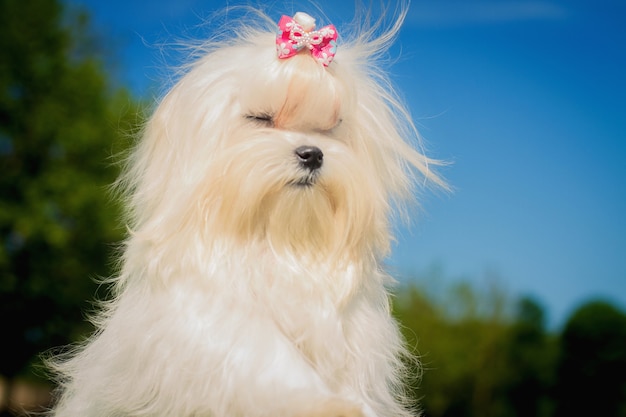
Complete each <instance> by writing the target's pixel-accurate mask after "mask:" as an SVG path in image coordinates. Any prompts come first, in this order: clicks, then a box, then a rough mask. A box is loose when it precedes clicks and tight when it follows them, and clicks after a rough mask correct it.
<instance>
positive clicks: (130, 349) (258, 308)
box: [53, 18, 439, 417]
mask: <svg viewBox="0 0 626 417" xmlns="http://www.w3.org/2000/svg"><path fill="white" fill-rule="evenodd" d="M401 20H402V19H401V18H400V19H399V21H401ZM397 29H398V26H397V25H396V26H395V27H394V28H392V29H391V31H390V32H388V33H385V34H383V36H382V38H377V39H369V40H368V39H366V38H367V36H361V37H357V38H356V39H355V40H354V41H353V42H352V43H350V42H342V43H341V44H340V46H339V50H338V53H337V56H336V58H335V61H333V63H331V65H330V66H328V67H327V68H324V67H323V66H321V65H320V64H318V63H317V62H315V61H314V60H313V59H312V58H311V57H310V56H308V55H307V54H305V53H301V54H298V55H297V56H295V57H293V58H290V59H286V60H279V59H277V58H276V55H275V48H274V36H275V35H274V34H273V29H270V30H269V31H268V32H264V31H255V30H254V29H251V28H248V27H241V28H239V29H238V30H233V31H231V33H240V34H241V36H240V37H239V38H237V39H232V40H230V41H228V42H226V43H224V42H215V43H211V44H208V45H206V48H205V50H206V53H205V55H204V56H203V57H201V58H200V59H198V60H197V61H196V62H195V63H194V64H193V65H192V66H191V67H190V69H189V70H188V71H187V72H186V74H185V75H184V76H183V77H182V78H181V79H180V80H179V81H178V82H177V83H176V85H175V86H174V87H173V88H172V89H171V91H169V92H168V93H167V95H166V96H165V97H164V98H163V99H162V101H161V102H160V104H159V106H158V107H157V108H156V110H155V112H154V114H153V116H152V117H151V119H150V120H149V122H148V124H147V126H146V128H145V131H144V133H143V136H142V140H141V141H140V143H139V144H138V146H137V148H136V149H135V151H134V153H133V154H132V156H131V158H130V160H129V164H128V169H127V172H126V175H125V176H124V177H123V178H122V179H121V181H120V185H121V186H122V188H123V189H124V190H125V193H126V195H127V197H128V199H127V202H128V206H129V230H130V233H129V238H128V239H127V242H126V244H125V248H124V252H123V256H122V257H121V261H120V263H121V268H120V269H121V270H120V274H119V275H118V277H117V278H115V280H114V283H115V285H114V297H113V300H112V301H111V302H110V303H108V304H107V305H105V307H104V308H103V311H102V312H101V313H100V315H99V316H98V317H97V318H96V320H95V322H96V325H97V327H98V330H97V332H96V333H95V334H94V335H93V337H92V338H90V340H89V341H88V342H87V343H85V344H84V346H82V347H81V348H80V349H77V352H75V354H74V355H72V357H71V358H70V359H68V360H65V361H59V362H58V363H56V364H55V367H56V369H57V370H58V371H59V372H60V375H61V377H60V379H61V383H62V389H61V392H62V394H61V397H60V400H59V403H58V405H57V407H56V409H55V410H54V412H53V415H54V416H58V417H102V416H110V417H127V416H154V417H156V416H170V417H172V416H176V417H192V416H193V417H227V416H228V417H232V416H245V417H262V416H263V417H270V416H272V417H277V416H278V417H280V416H294V417H296V416H298V417H299V416H302V417H305V416H310V417H314V416H320V417H321V416H326V417H339V416H343V417H349V416H368V417H374V416H379V417H385V416H389V417H391V416H408V415H410V412H409V411H408V410H407V407H406V406H405V405H404V404H403V401H402V382H401V379H402V372H403V369H404V368H403V358H408V357H409V356H408V355H407V354H406V352H405V350H404V347H403V341H402V340H401V337H400V335H399V332H398V329H397V325H396V323H395V321H394V320H393V319H392V317H391V315H390V305H389V299H388V298H389V296H388V292H387V289H386V288H387V287H386V286H387V285H388V284H389V283H390V281H391V279H390V278H389V277H388V276H387V275H386V274H385V273H384V272H383V271H382V270H381V267H380V262H381V260H382V259H383V258H384V257H385V256H386V254H387V253H388V251H389V246H390V240H391V235H390V216H391V214H392V211H391V210H392V207H397V206H398V204H400V203H401V201H403V200H404V199H406V198H407V197H408V196H410V194H411V189H412V187H411V186H412V184H413V182H414V174H415V173H416V172H419V173H421V174H423V176H424V177H425V178H426V179H429V180H433V181H435V182H439V180H438V178H437V177H436V176H435V175H434V174H433V173H432V172H431V171H429V164H432V161H430V160H429V159H427V158H426V157H424V156H423V155H421V154H420V153H418V152H417V151H415V150H414V149H413V148H412V147H410V146H409V145H408V144H407V142H405V141H404V140H403V138H405V139H409V140H410V138H411V135H412V134H413V133H414V132H413V129H412V125H411V123H410V121H409V120H408V119H406V114H407V113H406V112H405V111H404V110H403V109H402V107H401V106H399V105H398V103H397V100H395V99H394V96H393V93H392V92H391V91H390V90H389V87H388V84H387V83H385V81H384V80H385V78H384V77H382V76H381V75H380V73H379V72H378V71H377V70H376V68H375V67H374V66H373V63H372V62H370V61H368V60H367V58H368V57H370V56H371V55H374V54H376V53H378V52H380V50H381V48H383V47H384V46H385V45H384V44H385V43H386V42H387V41H388V40H389V39H390V38H392V37H393V35H394V34H395V31H397ZM265 114H268V115H271V116H272V117H273V122H263V121H258V120H251V118H250V117H248V116H251V115H256V116H259V115H265ZM302 145H307V146H317V147H319V148H320V149H321V150H322V151H323V153H324V162H323V166H322V168H321V169H320V170H319V172H317V173H316V174H315V175H312V174H310V173H309V172H308V171H307V170H305V169H303V168H302V167H301V166H300V165H299V164H298V162H297V158H296V157H295V154H294V150H295V148H297V147H298V146H302ZM308 176H313V177H314V180H313V181H312V183H311V185H310V186H297V185H294V182H298V181H300V180H302V179H304V178H308Z"/></svg>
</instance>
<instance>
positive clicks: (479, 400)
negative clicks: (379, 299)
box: [394, 283, 626, 417]
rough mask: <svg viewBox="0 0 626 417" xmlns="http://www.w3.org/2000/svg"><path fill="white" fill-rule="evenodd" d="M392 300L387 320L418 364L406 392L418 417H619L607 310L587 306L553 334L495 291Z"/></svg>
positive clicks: (413, 289) (619, 325) (612, 311)
mask: <svg viewBox="0 0 626 417" xmlns="http://www.w3.org/2000/svg"><path fill="white" fill-rule="evenodd" d="M398 294H399V295H398V298H397V299H396V302H395V305H394V312H395V314H396V316H397V317H398V319H399V320H400V322H401V323H402V325H403V331H404V334H405V336H406V338H407V340H408V341H409V344H410V345H411V346H413V348H414V350H415V353H417V354H418V355H419V357H420V358H421V361H422V366H423V369H422V378H421V381H420V383H419V385H417V386H416V387H413V392H412V393H413V395H414V396H415V398H416V399H418V400H419V403H420V405H421V407H422V411H423V415H424V417H466V416H467V417H517V416H519V417H522V416H535V417H543V416H546V417H547V416H559V417H560V416H572V415H598V416H600V415H601V416H603V417H609V416H610V417H624V416H626V377H625V376H624V375H626V368H625V366H626V314H625V313H624V312H623V311H620V310H618V309H617V308H616V307H615V306H613V305H611V304H609V303H607V302H603V301H590V302H588V303H586V304H584V305H582V306H581V307H580V308H579V309H578V310H577V311H576V312H574V314H573V315H572V317H571V318H570V319H569V321H568V323H567V324H566V326H565V329H564V330H563V332H562V333H557V332H554V331H548V330H547V329H546V327H545V313H544V309H543V307H542V306H541V305H540V304H539V303H538V302H537V301H536V300H533V299H531V298H522V299H519V300H514V301H511V300H509V299H508V298H507V296H506V294H505V293H504V291H502V290H500V289H499V288H498V287H497V286H492V287H490V288H489V289H488V290H486V291H480V290H478V289H476V288H473V287H471V286H469V285H468V284H466V283H460V284H455V285H453V286H451V287H450V288H449V289H447V290H445V291H443V295H441V294H433V293H432V292H431V291H429V290H428V288H420V287H418V286H416V285H414V284H411V285H407V286H405V287H404V288H401V289H400V291H399V293H398ZM510 305H515V306H516V308H515V309H514V310H513V311H511V312H509V311H507V310H506V309H505V306H510Z"/></svg>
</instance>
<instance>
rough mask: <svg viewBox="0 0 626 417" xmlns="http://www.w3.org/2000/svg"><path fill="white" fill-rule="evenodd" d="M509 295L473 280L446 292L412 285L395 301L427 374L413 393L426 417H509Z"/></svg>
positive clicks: (409, 339)
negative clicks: (506, 393) (480, 287)
mask: <svg viewBox="0 0 626 417" xmlns="http://www.w3.org/2000/svg"><path fill="white" fill-rule="evenodd" d="M505 305H506V297H505V295H504V293H503V292H502V291H501V290H500V289H499V288H498V287H497V286H493V287H491V288H490V289H489V290H488V291H479V290H477V289H475V288H473V287H471V286H469V285H468V284H464V283H461V284H458V285H454V286H452V287H450V288H448V289H447V290H446V291H444V294H443V295H440V294H429V293H428V291H425V290H423V289H418V288H417V287H415V286H408V287H405V288H403V289H402V291H400V293H399V296H398V299H397V301H396V303H395V305H394V308H395V313H396V315H397V316H398V318H399V319H400V321H401V323H402V325H403V328H404V332H405V336H406V338H407V339H408V341H409V343H410V344H411V345H414V346H415V350H416V353H417V354H418V355H419V356H420V360H421V363H422V368H423V375H422V378H421V381H420V384H419V386H416V387H414V390H413V395H414V396H415V398H416V399H417V400H418V401H419V403H420V405H421V407H422V409H423V413H424V416H426V417H448V416H450V417H452V416H454V417H463V416H467V417H473V416H476V417H479V416H480V417H489V416H494V417H495V416H497V417H503V416H505V414H504V410H506V409H507V407H506V404H504V403H503V401H504V397H503V395H502V392H501V391H502V386H503V382H504V380H505V376H506V372H505V370H506V359H507V356H506V353H505V352H506V351H505V347H506V335H507V331H508V328H509V326H510V322H509V320H508V318H507V315H506V314H505Z"/></svg>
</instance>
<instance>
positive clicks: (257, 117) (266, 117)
mask: <svg viewBox="0 0 626 417" xmlns="http://www.w3.org/2000/svg"><path fill="white" fill-rule="evenodd" d="M244 117H245V118H246V119H247V120H250V121H252V122H255V123H258V124H262V125H264V126H274V117H273V116H272V115H271V114H269V113H258V114H247V115H245V116H244Z"/></svg>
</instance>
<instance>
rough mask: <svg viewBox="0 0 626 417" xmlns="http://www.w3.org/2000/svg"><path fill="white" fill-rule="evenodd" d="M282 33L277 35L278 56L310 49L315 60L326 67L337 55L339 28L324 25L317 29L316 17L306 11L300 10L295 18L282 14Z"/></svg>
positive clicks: (280, 25) (285, 56)
mask: <svg viewBox="0 0 626 417" xmlns="http://www.w3.org/2000/svg"><path fill="white" fill-rule="evenodd" d="M278 28H279V29H280V31H281V33H279V34H278V36H276V50H277V52H278V58H281V59H282V58H290V57H292V56H294V55H295V54H297V53H298V52H300V51H301V50H303V49H305V48H306V49H308V50H309V51H310V52H311V55H312V56H313V58H314V59H315V60H317V61H318V62H320V63H321V64H323V65H324V66H325V67H326V66H328V64H330V62H331V61H332V60H333V58H334V57H335V52H336V51H337V29H335V26H333V25H328V26H324V27H323V28H321V29H319V30H313V29H315V19H313V18H312V17H311V16H309V15H308V14H306V13H302V12H298V13H296V14H295V16H294V17H293V18H291V17H289V16H282V17H281V18H280V21H279V22H278Z"/></svg>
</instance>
